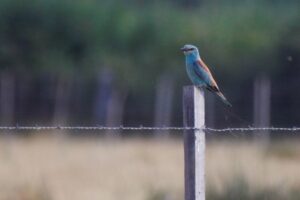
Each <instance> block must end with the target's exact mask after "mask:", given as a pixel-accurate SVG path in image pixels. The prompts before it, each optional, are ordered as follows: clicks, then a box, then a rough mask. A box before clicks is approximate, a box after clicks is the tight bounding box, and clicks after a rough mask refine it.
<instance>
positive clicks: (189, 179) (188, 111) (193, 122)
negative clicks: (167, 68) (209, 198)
mask: <svg viewBox="0 0 300 200" xmlns="http://www.w3.org/2000/svg"><path fill="white" fill-rule="evenodd" d="M204 116H205V112H204V91H203V90H202V89H201V88H197V87H195V86H185V87H184V88H183V123H184V127H195V128H203V127H204V125H205V123H204V122H205V120H204ZM184 177H185V184H184V185H185V200H205V133H204V131H202V130H194V129H191V130H185V131H184Z"/></svg>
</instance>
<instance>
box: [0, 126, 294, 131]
mask: <svg viewBox="0 0 300 200" xmlns="http://www.w3.org/2000/svg"><path fill="white" fill-rule="evenodd" d="M17 130H23V131H51V130H70V131H71V130H74V131H76V130H77V131H104V130H107V131H153V130H160V131H184V130H202V131H208V132H216V133H222V132H223V133H224V132H253V131H286V132H297V131H300V127H262V128H257V127H247V128H220V129H217V128H209V127H202V128H196V127H147V126H139V127H129V126H128V127H126V126H115V127H107V126H38V125H36V126H20V125H18V124H17V125H16V126H0V131H17Z"/></svg>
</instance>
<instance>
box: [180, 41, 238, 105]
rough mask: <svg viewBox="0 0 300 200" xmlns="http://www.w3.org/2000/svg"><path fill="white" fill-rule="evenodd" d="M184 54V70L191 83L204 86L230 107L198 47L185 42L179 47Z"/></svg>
mask: <svg viewBox="0 0 300 200" xmlns="http://www.w3.org/2000/svg"><path fill="white" fill-rule="evenodd" d="M181 51H183V53H184V55H185V65H186V71H187V74H188V76H189V78H190V79H191V81H192V83H193V84H194V85H195V86H198V87H205V88H206V89H207V90H209V91H210V92H213V93H215V94H216V95H217V96H219V97H220V98H221V100H222V101H223V102H224V103H225V104H226V105H227V106H229V107H232V105H231V103H229V102H228V101H227V99H226V97H225V96H224V95H223V94H222V92H221V91H220V89H219V87H218V85H217V83H216V81H215V79H214V78H213V76H212V74H211V72H210V70H209V68H208V67H207V66H206V64H205V63H204V62H203V61H202V59H201V57H200V54H199V51H198V48H197V47H196V46H194V45H190V44H186V45H184V46H183V47H182V48H181Z"/></svg>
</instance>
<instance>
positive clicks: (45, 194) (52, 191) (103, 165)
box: [0, 136, 300, 200]
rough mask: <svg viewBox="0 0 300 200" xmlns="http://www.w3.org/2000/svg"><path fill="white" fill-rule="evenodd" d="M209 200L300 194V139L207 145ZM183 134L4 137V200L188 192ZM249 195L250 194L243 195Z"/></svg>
mask: <svg viewBox="0 0 300 200" xmlns="http://www.w3.org/2000/svg"><path fill="white" fill-rule="evenodd" d="M206 157H207V166H206V176H207V197H208V199H293V198H294V199H300V196H298V195H299V188H300V170H299V169H300V145H298V144H297V141H293V142H285V141H282V142H276V143H274V144H272V145H271V146H269V147H262V146H259V145H257V144H255V143H250V142H241V141H240V142H239V141H235V142H230V141H215V142H209V143H208V145H207V154H206ZM183 193H184V191H183V150H182V142H181V141H180V140H178V139H177V140H175V139H170V140H163V141H159V140H155V139H146V140H143V139H125V140H117V141H112V140H104V139H100V138H92V139H86V138H71V137H58V136H38V137H30V138H16V137H1V138H0V200H70V199H72V200H83V199H88V200H96V199H97V200H117V199H122V200H166V199H168V200H179V199H183ZM243 195H244V196H243Z"/></svg>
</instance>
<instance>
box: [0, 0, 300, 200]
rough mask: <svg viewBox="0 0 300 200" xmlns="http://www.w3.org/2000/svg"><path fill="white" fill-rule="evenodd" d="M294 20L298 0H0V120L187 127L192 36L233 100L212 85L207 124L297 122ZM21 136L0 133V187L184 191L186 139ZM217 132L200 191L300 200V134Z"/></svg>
mask: <svg viewBox="0 0 300 200" xmlns="http://www.w3.org/2000/svg"><path fill="white" fill-rule="evenodd" d="M299 22H300V1H299V0H285V1H284V0H227V1H222V0H210V1H208V0H166V1H158V0H123V1H121V0H26V1H22V0H1V3H0V126H10V125H16V124H19V125H35V124H38V125H70V126H72V125H76V126H79V125H91V126H94V125H105V126H119V125H124V126H139V125H141V124H142V125H145V126H182V106H181V104H182V87H183V86H184V85H190V84H191V83H190V81H189V80H188V78H187V75H186V71H185V63H184V56H183V55H182V52H180V50H179V49H180V48H181V47H182V46H183V45H184V44H186V43H191V44H195V45H197V46H198V47H199V49H200V54H201V56H202V58H203V60H204V61H205V62H206V63H207V65H208V66H209V67H210V68H211V70H212V71H213V74H214V76H215V77H216V79H217V80H218V83H219V86H220V88H221V90H222V91H223V92H224V94H225V95H226V96H227V98H228V99H229V101H230V102H231V103H232V104H233V109H232V110H228V109H226V108H225V107H224V106H223V105H222V103H221V102H219V100H218V99H216V98H215V97H214V96H213V95H210V94H209V93H207V95H206V106H207V108H206V125H207V126H209V127H215V128H219V127H241V126H249V125H251V126H257V127H259V126H289V127H290V126H299V123H300V112H299V109H298V108H299V107H300V94H299V93H298V89H299V85H300V84H299V83H300V82H299V77H300V23H299ZM58 132H59V131H58ZM39 133H40V132H39ZM136 133H137V134H138V135H143V136H144V135H145V134H143V132H136ZM164 133H165V132H164ZM131 134H133V133H132V132H130V133H128V134H125V135H126V136H128V135H131ZM180 134H181V133H179V136H180ZM29 135H31V137H6V135H5V134H1V137H0V177H1V179H0V186H1V187H0V199H18V200H19V199H28V200H34V199H45V200H46V199H47V200H51V199H108V200H110V199H111V200H113V199H125V200H126V199H130V200H135V199H149V200H167V199H168V200H177V199H182V197H183V193H184V190H183V183H184V181H183V150H182V141H181V140H179V139H180V137H176V138H169V139H168V140H164V139H162V138H160V139H159V140H156V139H157V138H155V139H150V138H148V137H143V138H142V139H141V138H140V139H136V138H133V139H132V138H130V137H124V138H123V140H119V139H117V140H115V141H112V140H103V137H98V138H97V139H98V140H96V139H95V137H90V138H91V139H90V138H83V137H52V135H51V134H48V135H46V134H37V135H34V134H29ZM100 135H101V134H100ZM224 135H226V139H225V140H223V139H224V138H225V136H224ZM224 135H222V136H218V134H215V135H214V134H212V133H208V134H207V136H208V142H207V152H206V156H207V159H206V160H207V163H206V164H207V168H206V174H207V177H206V185H207V198H208V199H212V200H213V199H215V200H221V199H222V200H223V199H224V200H225V199H226V200H227V199H245V200H247V199H257V200H263V199H299V195H300V194H299V188H300V178H299V177H300V173H299V163H300V154H299V152H300V150H299V145H298V141H297V140H294V138H292V139H293V141H290V140H287V141H283V140H279V141H278V140H277V141H276V140H272V142H270V143H267V142H266V143H259V144H258V143H255V142H249V141H247V142H246V141H243V140H242V139H245V138H246V137H244V136H245V135H244V134H241V133H237V134H232V133H228V134H227V133H226V134H224ZM273 135H274V134H272V136H273ZM283 135H285V137H284V138H285V139H286V138H287V136H286V134H284V133H283ZM211 136H212V137H211ZM233 136H234V139H233V140H231V141H229V140H230V139H232V138H233ZM12 138H13V139H12ZM129 138H130V139H129ZM145 138H147V140H146V139H145ZM228 138H229V139H228ZM236 138H238V139H239V140H235V139H236ZM89 139H90V140H89ZM227 139H228V140H227ZM261 139H262V138H259V140H256V141H261ZM261 144H262V145H261ZM120 166H121V167H120ZM158 177H159V178H158Z"/></svg>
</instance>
